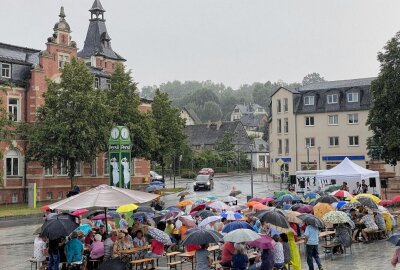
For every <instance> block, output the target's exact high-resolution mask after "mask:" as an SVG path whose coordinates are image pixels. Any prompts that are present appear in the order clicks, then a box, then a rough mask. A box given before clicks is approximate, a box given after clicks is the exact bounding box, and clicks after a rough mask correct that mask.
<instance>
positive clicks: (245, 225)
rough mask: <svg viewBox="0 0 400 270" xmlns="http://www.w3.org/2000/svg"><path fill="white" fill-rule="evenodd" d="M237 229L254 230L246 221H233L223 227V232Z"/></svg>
mask: <svg viewBox="0 0 400 270" xmlns="http://www.w3.org/2000/svg"><path fill="white" fill-rule="evenodd" d="M237 229H249V230H253V231H254V229H253V227H252V226H251V225H250V224H249V223H247V222H244V221H233V222H231V223H228V224H226V225H225V226H224V228H223V229H222V232H223V233H228V232H231V231H234V230H237Z"/></svg>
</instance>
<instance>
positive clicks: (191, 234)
mask: <svg viewBox="0 0 400 270" xmlns="http://www.w3.org/2000/svg"><path fill="white" fill-rule="evenodd" d="M187 233H188V234H187V236H186V238H185V239H183V241H182V243H181V244H182V245H187V244H192V245H203V244H209V243H219V242H222V241H223V239H222V238H223V236H222V234H220V233H218V232H216V231H213V230H207V229H204V228H193V229H190V230H188V231H187Z"/></svg>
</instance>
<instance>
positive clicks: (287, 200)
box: [275, 194, 301, 203]
mask: <svg viewBox="0 0 400 270" xmlns="http://www.w3.org/2000/svg"><path fill="white" fill-rule="evenodd" d="M294 201H298V202H299V201H301V198H300V197H299V196H296V195H293V194H285V195H282V196H280V197H279V198H278V199H276V200H275V202H284V203H291V202H294Z"/></svg>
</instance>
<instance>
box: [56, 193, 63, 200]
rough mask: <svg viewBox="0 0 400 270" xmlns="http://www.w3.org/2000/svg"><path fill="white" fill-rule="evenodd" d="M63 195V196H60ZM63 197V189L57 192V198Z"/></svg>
mask: <svg viewBox="0 0 400 270" xmlns="http://www.w3.org/2000/svg"><path fill="white" fill-rule="evenodd" d="M60 195H61V196H60ZM62 198H63V192H62V191H59V192H58V193H57V200H61V199H62Z"/></svg>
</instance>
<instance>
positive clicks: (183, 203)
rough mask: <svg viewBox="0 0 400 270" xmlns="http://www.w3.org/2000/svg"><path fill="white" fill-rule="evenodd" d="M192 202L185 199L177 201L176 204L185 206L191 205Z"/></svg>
mask: <svg viewBox="0 0 400 270" xmlns="http://www.w3.org/2000/svg"><path fill="white" fill-rule="evenodd" d="M192 204H193V202H192V201H189V200H186V201H181V202H178V203H177V204H176V206H179V207H185V206H188V205H192Z"/></svg>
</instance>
